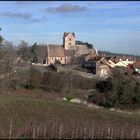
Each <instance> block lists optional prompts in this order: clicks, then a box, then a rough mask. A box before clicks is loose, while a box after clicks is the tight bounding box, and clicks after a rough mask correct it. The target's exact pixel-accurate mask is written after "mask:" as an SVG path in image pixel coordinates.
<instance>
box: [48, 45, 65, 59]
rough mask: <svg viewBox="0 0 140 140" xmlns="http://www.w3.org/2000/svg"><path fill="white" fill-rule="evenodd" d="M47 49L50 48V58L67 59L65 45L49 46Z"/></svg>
mask: <svg viewBox="0 0 140 140" xmlns="http://www.w3.org/2000/svg"><path fill="white" fill-rule="evenodd" d="M47 47H48V56H50V57H65V52H64V47H63V45H53V44H49V45H48V46H47Z"/></svg>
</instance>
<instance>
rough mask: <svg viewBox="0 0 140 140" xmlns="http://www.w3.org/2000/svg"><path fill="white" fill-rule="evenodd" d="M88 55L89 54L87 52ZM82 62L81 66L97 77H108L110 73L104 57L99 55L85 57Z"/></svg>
mask: <svg viewBox="0 0 140 140" xmlns="http://www.w3.org/2000/svg"><path fill="white" fill-rule="evenodd" d="M87 56H89V54H87ZM87 56H86V57H85V61H84V62H83V65H82V66H83V67H84V68H86V69H87V71H88V72H90V73H93V74H96V75H97V76H99V77H108V76H109V75H110V74H111V71H110V66H109V65H107V64H106V63H104V61H103V60H104V58H103V57H100V56H95V57H93V56H92V55H91V56H92V57H91V58H90V59H87Z"/></svg>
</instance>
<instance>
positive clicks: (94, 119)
mask: <svg viewBox="0 0 140 140" xmlns="http://www.w3.org/2000/svg"><path fill="white" fill-rule="evenodd" d="M54 97H56V96H55V94H54V95H53V96H52V95H51V94H50V93H45V92H43V91H36V90H33V91H24V90H23V91H21V90H20V91H16V93H15V92H14V93H12V95H5V96H2V97H1V98H0V116H1V117H0V124H1V125H0V138H63V139H64V138H91V139H93V138H98V139H99V138H122V139H123V138H133V139H135V138H140V135H139V130H140V114H139V113H132V114H128V113H126V112H114V111H110V110H108V109H104V108H94V107H92V108H89V107H87V106H85V105H79V104H74V103H70V102H67V101H62V100H60V99H58V98H54ZM99 132H100V133H99Z"/></svg>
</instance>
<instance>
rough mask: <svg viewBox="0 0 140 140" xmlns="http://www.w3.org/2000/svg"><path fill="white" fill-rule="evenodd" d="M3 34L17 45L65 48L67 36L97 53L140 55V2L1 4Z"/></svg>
mask: <svg viewBox="0 0 140 140" xmlns="http://www.w3.org/2000/svg"><path fill="white" fill-rule="evenodd" d="M0 9H1V10H0V27H1V28H2V31H1V32H0V34H1V35H2V36H3V37H4V38H5V39H6V40H9V41H11V42H13V43H14V44H18V43H19V42H20V41H21V40H25V41H27V42H28V43H29V44H32V43H34V42H37V43H44V44H45V43H52V44H62V43H63V40H62V38H63V33H64V32H75V34H76V40H81V41H84V42H89V43H91V44H93V45H94V47H95V48H97V49H98V50H105V51H111V52H117V53H128V54H136V55H140V2H139V1H137V2H136V1H134V2H133V1H126V2H125V1H122V2H121V1H114V2H111V1H108V2H105V1H98V2H97V1H69V2H68V1H67V2H66V1H62V2H61V1H52V2H51V1H21V2H19V1H11V2H10V1H5V2H4V1H0Z"/></svg>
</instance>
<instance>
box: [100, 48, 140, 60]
mask: <svg viewBox="0 0 140 140" xmlns="http://www.w3.org/2000/svg"><path fill="white" fill-rule="evenodd" d="M98 53H99V54H105V55H107V56H127V57H135V58H136V59H138V60H140V56H138V55H130V54H123V53H112V52H107V51H101V50H99V51H98Z"/></svg>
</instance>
